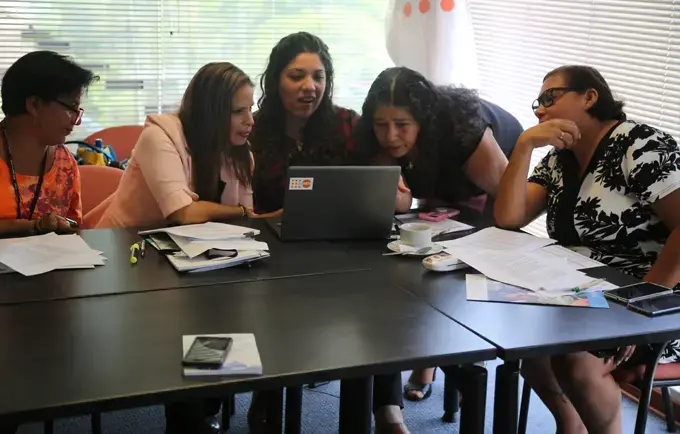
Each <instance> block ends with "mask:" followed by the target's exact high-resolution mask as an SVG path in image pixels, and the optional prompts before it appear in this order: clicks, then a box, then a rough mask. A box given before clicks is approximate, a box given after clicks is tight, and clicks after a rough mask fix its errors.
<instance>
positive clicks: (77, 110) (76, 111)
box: [54, 99, 85, 125]
mask: <svg viewBox="0 0 680 434" xmlns="http://www.w3.org/2000/svg"><path fill="white" fill-rule="evenodd" d="M54 101H55V102H56V103H57V104H59V105H60V106H62V107H64V108H66V109H68V111H70V112H71V113H73V114H74V115H75V117H76V118H75V120H73V119H72V122H73V125H80V122H81V121H82V120H83V113H84V112H85V110H83V109H81V108H76V107H73V106H72V105H71V104H66V103H65V102H63V101H59V100H58V99H55V100H54Z"/></svg>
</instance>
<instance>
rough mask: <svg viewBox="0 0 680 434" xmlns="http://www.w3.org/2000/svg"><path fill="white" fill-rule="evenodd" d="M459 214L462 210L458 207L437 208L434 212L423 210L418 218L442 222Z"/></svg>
mask: <svg viewBox="0 0 680 434" xmlns="http://www.w3.org/2000/svg"><path fill="white" fill-rule="evenodd" d="M458 214H460V211H459V210H457V209H448V208H437V209H436V210H434V211H433V212H421V213H420V214H418V218H419V219H421V220H427V221H429V222H441V221H444V220H446V219H450V218H451V217H455V216H457V215H458Z"/></svg>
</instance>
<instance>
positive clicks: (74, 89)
mask: <svg viewBox="0 0 680 434" xmlns="http://www.w3.org/2000/svg"><path fill="white" fill-rule="evenodd" d="M96 78H97V77H95V76H94V75H93V74H92V72H91V71H88V70H87V69H84V68H82V67H80V66H79V65H77V64H76V63H75V62H73V61H72V60H71V59H69V58H67V57H64V56H61V55H59V54H57V53H54V52H51V51H35V52H32V53H29V54H26V55H25V56H23V57H21V58H20V59H19V60H17V61H16V62H15V63H14V64H13V65H12V66H10V67H9V69H8V70H7V72H6V73H5V76H4V77H3V79H2V111H3V112H4V114H5V118H4V119H3V120H2V122H0V235H19V236H21V235H34V234H39V233H45V232H52V231H60V232H61V231H64V232H68V231H71V230H72V229H73V228H74V227H77V225H79V224H80V223H81V222H82V206H81V201H80V178H79V176H78V167H77V165H76V161H75V159H74V158H73V156H72V155H71V153H70V152H69V150H68V149H67V148H66V147H65V146H64V145H63V143H64V141H65V139H66V136H68V135H69V134H70V133H71V131H72V130H73V127H74V126H76V125H80V120H81V118H82V115H83V109H81V108H80V99H81V96H82V94H83V92H84V91H85V89H86V88H87V87H88V86H89V85H90V83H92V82H93V81H94V80H95V79H96Z"/></svg>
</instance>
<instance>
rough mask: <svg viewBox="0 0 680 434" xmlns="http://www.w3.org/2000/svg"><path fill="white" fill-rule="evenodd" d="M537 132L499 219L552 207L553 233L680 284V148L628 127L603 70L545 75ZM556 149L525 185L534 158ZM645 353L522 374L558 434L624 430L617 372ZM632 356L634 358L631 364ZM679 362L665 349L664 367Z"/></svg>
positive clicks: (651, 277) (559, 363) (502, 194)
mask: <svg viewBox="0 0 680 434" xmlns="http://www.w3.org/2000/svg"><path fill="white" fill-rule="evenodd" d="M534 110H535V113H536V117H538V120H539V125H537V126H535V127H533V128H530V129H528V130H527V131H525V132H524V133H523V134H522V136H521V137H520V138H519V140H518V142H517V146H516V147H515V151H514V153H513V155H512V158H511V159H510V164H509V165H508V168H507V170H506V172H505V174H504V175H503V179H502V181H501V185H500V188H499V193H498V197H497V199H496V204H495V210H494V215H495V218H496V222H497V224H498V225H499V226H503V227H506V228H520V227H523V226H525V225H526V224H528V223H529V222H531V221H532V220H533V219H535V218H536V217H537V216H538V215H539V214H541V213H542V212H544V211H546V210H547V213H548V219H547V222H548V234H549V235H550V237H551V238H554V239H556V240H557V241H558V242H559V243H560V244H563V245H566V246H581V248H582V249H583V250H584V252H587V253H588V254H589V255H590V256H591V257H592V258H594V259H596V260H598V261H600V262H603V263H605V264H607V265H609V266H611V267H615V268H618V269H620V270H621V271H623V272H626V273H629V274H632V275H634V276H637V277H639V278H642V279H644V280H646V281H648V282H654V283H657V284H661V285H664V286H668V287H674V286H676V285H677V284H678V282H680V225H679V224H680V149H679V148H678V144H677V143H676V142H675V140H674V139H673V138H672V137H671V136H670V135H668V134H666V133H663V132H661V131H659V130H657V129H655V128H652V127H651V126H649V125H645V124H641V123H637V122H634V121H629V120H626V115H625V113H624V112H623V103H622V102H620V101H617V100H616V99H614V96H613V95H612V92H611V90H610V88H609V86H608V84H607V82H606V81H605V79H604V78H603V77H602V75H600V73H599V72H598V71H596V70H595V69H593V68H590V67H587V66H563V67H561V68H557V69H555V70H554V71H551V72H550V73H548V75H546V76H545V78H544V80H543V86H542V88H541V94H540V96H539V97H538V99H537V100H536V102H534ZM547 145H552V146H554V148H553V149H552V150H551V151H550V152H549V153H548V155H547V156H546V157H545V158H543V160H542V161H541V163H540V164H539V165H538V166H537V167H536V169H534V172H533V174H532V175H531V177H529V179H528V180H527V174H528V172H529V162H530V159H531V153H532V151H533V150H534V149H535V148H539V147H542V146H547ZM648 351H649V348H648V347H644V348H641V347H638V348H637V349H636V348H635V347H626V348H621V349H619V350H618V353H617V355H616V356H615V357H613V358H612V359H600V358H597V357H596V356H594V355H593V354H591V353H588V352H581V353H574V354H567V355H564V356H559V357H553V358H552V359H548V358H546V359H536V360H526V361H524V362H523V364H522V375H523V376H524V378H525V379H526V381H528V382H529V384H530V385H531V387H532V388H533V389H534V390H535V391H536V393H537V394H538V395H539V396H540V398H541V399H542V400H543V402H544V403H545V404H546V406H547V407H548V409H549V410H550V411H551V412H552V414H553V416H554V417H555V420H556V423H557V427H558V428H557V432H560V433H584V432H586V431H587V432H590V433H621V393H620V390H619V388H618V385H617V383H616V382H615V381H614V379H613V377H612V375H611V372H612V371H614V370H615V369H616V368H617V367H618V366H619V365H620V364H621V363H627V364H632V363H635V361H637V362H638V363H639V362H640V361H641V360H644V359H643V358H644V356H645V353H646V352H648ZM631 357H632V359H631ZM677 361H680V345H679V344H678V343H677V342H675V343H671V345H669V347H668V349H667V351H666V353H665V354H664V358H663V359H662V363H663V362H677Z"/></svg>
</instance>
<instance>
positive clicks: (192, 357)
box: [182, 336, 233, 369]
mask: <svg viewBox="0 0 680 434" xmlns="http://www.w3.org/2000/svg"><path fill="white" fill-rule="evenodd" d="M232 342H233V341H232V339H231V338H226V337H215V336H197V337H196V338H195V339H194V342H192V344H191V347H189V351H187V353H186V354H185V356H184V358H183V359H182V364H183V365H184V366H188V367H193V368H201V369H219V368H221V367H222V365H223V364H224V361H225V360H226V359H227V354H229V350H230V349H231V344H232Z"/></svg>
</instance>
